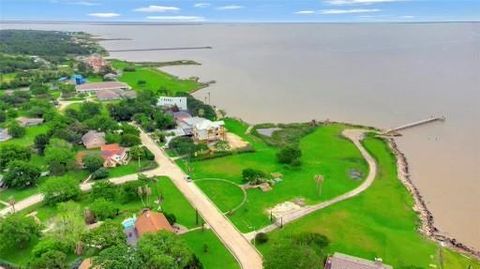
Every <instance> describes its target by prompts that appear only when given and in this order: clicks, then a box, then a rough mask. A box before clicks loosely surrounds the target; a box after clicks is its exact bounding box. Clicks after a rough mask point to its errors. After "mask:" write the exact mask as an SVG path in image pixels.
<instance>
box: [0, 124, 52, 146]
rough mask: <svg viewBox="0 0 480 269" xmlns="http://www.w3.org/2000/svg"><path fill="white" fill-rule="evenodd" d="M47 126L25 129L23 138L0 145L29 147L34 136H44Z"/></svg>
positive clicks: (41, 125)
mask: <svg viewBox="0 0 480 269" xmlns="http://www.w3.org/2000/svg"><path fill="white" fill-rule="evenodd" d="M48 129H49V127H48V125H47V124H40V125H37V126H31V127H27V128H26V133H25V135H24V136H23V137H20V138H12V139H10V140H8V141H5V142H2V144H11V145H19V146H25V147H27V146H31V145H33V140H34V139H35V136H37V135H39V134H44V133H46V132H48Z"/></svg>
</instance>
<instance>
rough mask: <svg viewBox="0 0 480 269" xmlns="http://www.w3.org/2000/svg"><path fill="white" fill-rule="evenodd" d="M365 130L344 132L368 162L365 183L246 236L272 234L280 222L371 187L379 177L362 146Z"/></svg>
mask: <svg viewBox="0 0 480 269" xmlns="http://www.w3.org/2000/svg"><path fill="white" fill-rule="evenodd" d="M364 133H365V130H361V129H347V130H344V131H343V133H342V134H343V136H345V137H347V138H348V139H350V140H352V142H353V143H354V144H355V146H356V147H357V148H358V150H360V153H361V154H362V156H363V158H365V160H366V161H367V164H368V168H369V172H368V175H367V178H366V179H365V180H364V181H363V183H362V184H361V185H360V186H358V187H357V188H355V189H354V190H351V191H349V192H347V193H344V194H342V195H340V196H337V197H335V198H333V199H330V200H328V201H324V202H321V203H318V204H315V205H309V206H305V207H302V208H300V209H298V210H297V211H294V212H291V213H289V214H286V215H284V216H282V218H281V220H277V222H276V223H273V224H271V225H268V226H266V227H263V228H262V229H259V230H256V231H253V232H250V233H246V234H244V236H245V237H246V238H247V239H249V240H251V239H253V238H254V237H255V235H256V234H257V233H268V232H271V231H273V230H275V229H277V228H279V227H280V222H281V224H282V225H285V224H287V223H290V222H292V221H295V220H297V219H299V218H302V217H304V216H305V215H308V214H310V213H313V212H315V211H317V210H320V209H323V208H326V207H328V206H331V205H333V204H336V203H339V202H341V201H345V200H347V199H350V198H352V197H355V196H357V195H359V194H360V193H362V192H364V191H365V190H366V189H368V187H370V185H372V183H373V181H374V180H375V177H376V175H377V163H376V162H375V159H373V157H372V156H371V155H370V153H368V151H367V150H366V149H365V148H364V147H363V145H362V144H361V141H362V139H363V136H364Z"/></svg>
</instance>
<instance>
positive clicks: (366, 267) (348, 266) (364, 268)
mask: <svg viewBox="0 0 480 269" xmlns="http://www.w3.org/2000/svg"><path fill="white" fill-rule="evenodd" d="M325 269H393V267H392V266H390V265H386V264H383V262H382V260H381V259H376V260H375V261H369V260H366V259H362V258H358V257H354V256H350V255H346V254H343V253H338V252H336V253H335V254H333V255H332V256H330V257H329V258H328V259H327V262H326V263H325Z"/></svg>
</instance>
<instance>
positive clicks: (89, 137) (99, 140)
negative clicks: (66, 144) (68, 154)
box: [82, 130, 105, 149]
mask: <svg viewBox="0 0 480 269" xmlns="http://www.w3.org/2000/svg"><path fill="white" fill-rule="evenodd" d="M82 143H83V145H84V146H85V147H86V148H87V149H94V148H99V147H101V146H103V145H105V133H104V132H97V131H94V130H90V131H88V132H87V133H86V134H84V135H83V136H82Z"/></svg>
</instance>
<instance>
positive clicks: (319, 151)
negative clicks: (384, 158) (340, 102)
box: [179, 119, 368, 232]
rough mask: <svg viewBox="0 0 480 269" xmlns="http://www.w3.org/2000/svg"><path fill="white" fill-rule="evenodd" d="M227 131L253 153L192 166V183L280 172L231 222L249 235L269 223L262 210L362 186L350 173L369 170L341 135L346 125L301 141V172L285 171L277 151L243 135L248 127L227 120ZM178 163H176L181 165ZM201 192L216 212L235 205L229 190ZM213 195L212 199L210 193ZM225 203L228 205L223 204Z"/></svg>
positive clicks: (251, 195) (320, 198)
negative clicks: (247, 172)
mask: <svg viewBox="0 0 480 269" xmlns="http://www.w3.org/2000/svg"><path fill="white" fill-rule="evenodd" d="M226 126H227V129H229V131H231V132H233V133H235V134H237V135H239V136H241V137H242V138H244V139H245V140H246V141H248V142H250V143H251V145H252V146H253V147H254V149H255V152H252V153H242V154H233V155H230V156H226V157H223V158H216V159H211V160H206V161H198V162H192V163H191V167H192V168H193V172H192V173H191V176H192V178H194V179H202V178H221V179H226V180H230V181H232V182H234V183H238V184H241V183H242V170H243V169H245V168H254V169H260V170H262V171H264V172H267V173H271V172H280V173H282V174H283V175H284V177H283V181H282V182H280V183H279V184H277V185H275V186H274V188H273V190H272V191H269V192H262V191H260V190H258V189H252V190H248V191H247V194H248V198H247V202H246V204H245V205H244V206H242V207H241V208H240V209H239V210H238V211H236V212H235V213H234V214H233V215H231V216H230V219H231V220H232V221H233V223H234V224H235V225H236V226H237V227H238V228H239V229H240V230H241V231H244V232H246V231H250V230H252V229H254V228H255V229H256V228H260V227H263V226H266V225H268V224H270V220H269V216H268V214H267V212H266V211H267V209H268V208H272V207H274V206H275V205H277V204H279V203H282V202H285V201H288V200H293V199H295V198H303V199H305V202H306V203H310V204H311V203H316V202H319V201H323V200H327V199H330V198H332V197H335V196H338V195H340V194H342V193H345V192H347V191H349V190H351V189H353V188H355V187H356V186H358V185H359V184H360V182H361V180H359V181H355V180H352V179H351V178H350V177H349V174H348V172H349V170H350V169H356V170H358V171H360V172H361V173H362V174H363V175H366V174H367V171H368V167H367V164H366V162H365V161H364V159H363V158H362V156H361V154H360V152H359V151H358V149H357V148H356V147H355V145H354V144H353V143H352V142H351V141H350V140H348V139H345V138H343V137H342V136H341V132H342V131H343V130H344V129H345V128H347V126H346V125H341V124H332V125H327V126H321V127H318V128H316V129H315V131H314V132H312V133H310V134H309V135H307V136H305V137H303V138H302V139H300V142H299V144H300V148H301V150H302V153H303V156H302V159H301V160H302V163H303V164H302V166H301V167H300V168H289V167H285V166H283V165H281V164H279V163H278V162H277V159H276V153H277V151H278V148H277V147H273V146H269V145H267V144H266V143H265V142H264V141H263V140H262V139H260V138H258V137H256V136H254V135H246V134H245V131H246V129H247V128H248V126H247V125H246V124H244V123H242V122H239V121H235V120H232V119H228V120H226ZM182 162H183V161H181V160H180V161H179V163H180V164H181V165H183V166H185V163H182ZM317 174H321V175H323V176H324V178H325V183H324V185H323V190H322V192H321V194H320V195H319V193H318V192H317V188H316V183H315V181H314V176H315V175H317ZM200 188H202V190H203V191H205V192H206V193H207V194H209V197H210V198H211V199H212V200H213V201H214V202H215V204H216V205H217V206H218V207H219V208H226V206H225V204H227V203H228V204H234V203H236V202H237V201H238V196H232V195H230V192H228V189H229V188H231V187H230V186H226V185H225V189H222V188H221V186H215V190H214V191H212V190H210V189H209V186H203V185H200ZM213 193H214V194H213ZM226 201H229V202H226Z"/></svg>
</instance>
